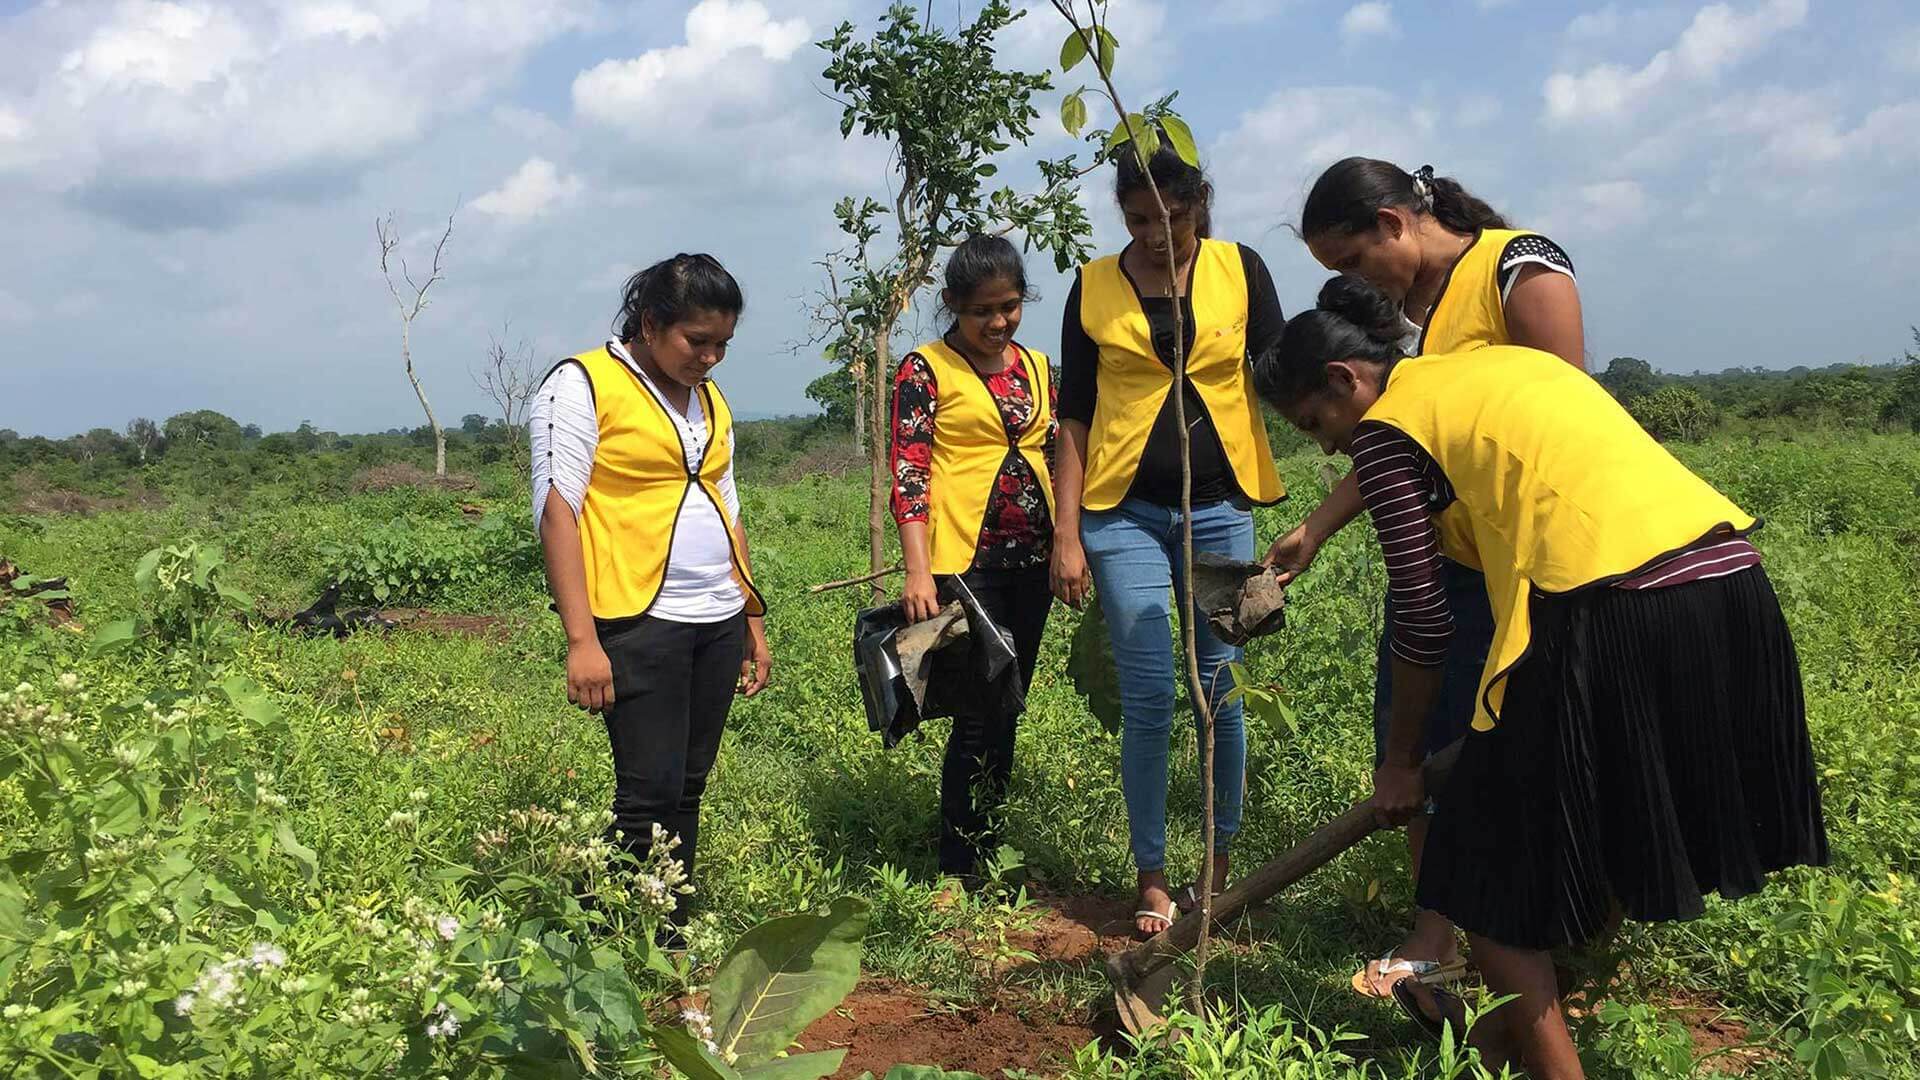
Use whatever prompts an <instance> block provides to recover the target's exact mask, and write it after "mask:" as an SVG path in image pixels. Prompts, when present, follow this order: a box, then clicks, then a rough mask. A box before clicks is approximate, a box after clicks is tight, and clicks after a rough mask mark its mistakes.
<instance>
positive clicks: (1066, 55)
mask: <svg viewBox="0 0 1920 1080" xmlns="http://www.w3.org/2000/svg"><path fill="white" fill-rule="evenodd" d="M1086 58H1087V39H1086V37H1085V36H1084V35H1083V34H1081V33H1080V31H1078V30H1075V31H1072V32H1071V33H1069V34H1068V35H1067V40H1065V41H1063V42H1061V43H1060V70H1061V71H1062V72H1068V71H1072V70H1073V68H1074V65H1076V64H1078V63H1079V62H1080V61H1082V60H1085V59H1086Z"/></svg>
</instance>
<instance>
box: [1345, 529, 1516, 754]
mask: <svg viewBox="0 0 1920 1080" xmlns="http://www.w3.org/2000/svg"><path fill="white" fill-rule="evenodd" d="M1441 565H1442V567H1443V568H1444V570H1443V573H1444V577H1445V584H1446V590H1447V607H1448V609H1450V610H1451V611H1452V612H1453V637H1452V638H1450V639H1448V641H1447V658H1446V661H1445V671H1444V673H1443V674H1442V675H1441V680H1440V699H1439V700H1438V701H1436V702H1434V703H1433V712H1431V713H1429V714H1428V715H1427V728H1426V730H1425V731H1423V732H1421V733H1420V753H1421V756H1422V757H1431V756H1433V755H1434V754H1437V753H1439V752H1440V751H1442V750H1444V749H1446V748H1447V744H1448V743H1450V742H1452V741H1453V740H1455V739H1457V738H1459V737H1460V736H1462V735H1465V734H1466V733H1467V730H1468V728H1469V727H1470V726H1471V725H1472V724H1473V713H1474V710H1475V708H1476V707H1477V706H1478V705H1479V701H1480V671H1481V668H1482V667H1483V666H1484V665H1485V664H1486V662H1487V650H1488V649H1490V648H1492V647H1493V604H1492V602H1491V601H1489V600H1488V599H1487V579H1486V578H1485V577H1484V576H1483V575H1482V574H1481V573H1480V571H1478V570H1475V569H1473V568H1472V567H1469V566H1462V565H1461V564H1459V563H1457V562H1454V561H1453V560H1452V559H1443V560H1441ZM1392 642H1393V598H1392V597H1391V596H1389V597H1388V598H1387V609H1386V618H1385V619H1384V620H1382V625H1381V628H1380V648H1379V652H1378V654H1377V655H1376V656H1375V658H1374V669H1373V763H1374V764H1375V765H1379V764H1380V761H1381V759H1382V758H1383V757H1384V756H1385V755H1386V750H1387V728H1389V727H1390V726H1392V722H1393V649H1392Z"/></svg>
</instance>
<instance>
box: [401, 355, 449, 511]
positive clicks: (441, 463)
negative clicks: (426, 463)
mask: <svg viewBox="0 0 1920 1080" xmlns="http://www.w3.org/2000/svg"><path fill="white" fill-rule="evenodd" d="M412 332H413V327H412V325H411V320H408V321H406V322H402V323H401V324H400V358H401V359H402V360H404V361H406V364H407V381H408V382H410V383H412V384H413V395H414V396H415V397H417V398H419V399H420V409H421V411H423V412H425V413H426V414H427V426H428V427H430V428H432V429H433V475H434V479H436V480H445V479H446V478H447V433H446V432H445V431H443V430H442V429H441V427H440V421H439V420H437V419H435V418H434V415H433V406H431V405H429V404H427V391H426V388H425V387H422V386H421V385H420V376H418V375H416V374H414V373H413V343H412V340H411V339H412Z"/></svg>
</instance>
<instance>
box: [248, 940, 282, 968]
mask: <svg viewBox="0 0 1920 1080" xmlns="http://www.w3.org/2000/svg"><path fill="white" fill-rule="evenodd" d="M249 962H250V963H251V964H252V965H253V969H254V970H255V971H259V970H261V969H263V968H270V967H275V968H277V967H284V966H286V963H287V954H286V952H285V951H284V950H282V949H281V948H280V946H278V945H275V944H273V943H271V942H267V941H262V942H258V943H256V944H255V945H254V947H253V955H252V956H251V957H250V958H249Z"/></svg>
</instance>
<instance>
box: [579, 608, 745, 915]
mask: <svg viewBox="0 0 1920 1080" xmlns="http://www.w3.org/2000/svg"><path fill="white" fill-rule="evenodd" d="M599 634H600V647H601V648H603V649H605V650H606V653H607V659H608V660H609V661H610V662H611V663H612V665H613V707H612V708H610V709H608V710H607V711H606V715H605V719H606V722H607V741H608V742H609V743H610V744H611V745H612V747H613V828H614V830H616V831H617V832H618V833H620V834H622V836H623V839H622V841H621V842H622V843H623V844H624V845H625V846H626V848H627V850H629V851H631V852H633V853H634V854H635V855H636V856H639V857H642V858H644V857H645V856H646V853H647V850H648V848H649V847H650V846H651V845H652V842H653V827H654V825H656V824H658V825H659V826H660V827H661V828H663V829H665V830H666V831H667V832H668V833H669V834H672V835H676V836H678V837H680V847H679V849H678V850H677V851H676V852H675V854H676V855H677V856H678V857H679V859H680V861H681V862H682V863H684V864H685V865H686V868H687V876H688V878H689V879H691V878H692V876H693V863H694V855H695V853H696V851H697V850H698V848H699V844H700V796H701V795H703V794H704V793H705V792H706V790H707V774H708V772H710V771H711V770H712V769H713V759H714V757H715V755H717V754H718V753H719V751H720V735H721V732H722V731H723V730H724V729H725V727H726V723H727V710H728V709H729V708H731V707H732V705H733V695H734V691H735V689H736V688H737V686H738V684H739V681H740V660H741V657H742V656H743V655H744V654H745V651H746V616H745V615H735V616H734V617H733V618H731V619H727V620H724V621H722V622H717V623H680V622H672V621H669V620H667V619H659V618H655V617H653V616H651V615H642V616H639V617H637V618H633V619H622V620H618V621H616V622H609V623H603V624H602V625H601V626H600V627H599Z"/></svg>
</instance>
